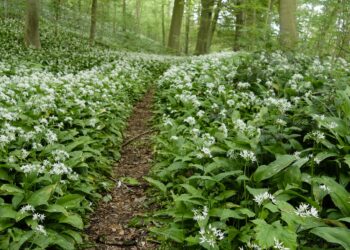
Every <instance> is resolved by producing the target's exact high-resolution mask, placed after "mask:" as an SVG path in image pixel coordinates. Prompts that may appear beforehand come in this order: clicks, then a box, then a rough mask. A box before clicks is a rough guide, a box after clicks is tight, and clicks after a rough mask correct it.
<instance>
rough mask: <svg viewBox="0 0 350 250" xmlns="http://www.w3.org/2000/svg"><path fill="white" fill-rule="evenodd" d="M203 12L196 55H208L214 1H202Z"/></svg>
mask: <svg viewBox="0 0 350 250" xmlns="http://www.w3.org/2000/svg"><path fill="white" fill-rule="evenodd" d="M201 3H202V10H201V17H200V25H199V31H198V36H197V44H196V52H195V53H196V55H202V54H206V53H208V42H209V35H210V22H211V18H212V14H213V7H214V0H201Z"/></svg>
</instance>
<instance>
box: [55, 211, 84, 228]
mask: <svg viewBox="0 0 350 250" xmlns="http://www.w3.org/2000/svg"><path fill="white" fill-rule="evenodd" d="M58 221H59V222H60V223H65V224H69V225H71V226H73V227H76V228H78V229H81V230H82V229H83V228H84V223H83V220H82V219H81V217H80V216H79V215H77V214H72V215H68V216H65V215H62V216H61V217H60V219H59V220H58Z"/></svg>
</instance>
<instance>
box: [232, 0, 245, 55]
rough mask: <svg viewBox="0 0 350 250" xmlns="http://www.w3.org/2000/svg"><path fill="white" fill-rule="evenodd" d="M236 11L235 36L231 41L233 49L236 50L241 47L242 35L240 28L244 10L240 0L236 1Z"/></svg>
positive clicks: (242, 22)
mask: <svg viewBox="0 0 350 250" xmlns="http://www.w3.org/2000/svg"><path fill="white" fill-rule="evenodd" d="M235 9H236V11H235V17H236V22H235V37H234V42H233V50H234V51H238V50H240V48H241V45H240V39H241V36H242V28H243V26H244V12H243V9H242V0H237V1H236V8H235Z"/></svg>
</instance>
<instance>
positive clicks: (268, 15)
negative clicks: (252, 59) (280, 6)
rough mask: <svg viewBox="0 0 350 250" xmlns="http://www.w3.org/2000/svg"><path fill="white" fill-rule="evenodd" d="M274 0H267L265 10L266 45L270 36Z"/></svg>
mask: <svg viewBox="0 0 350 250" xmlns="http://www.w3.org/2000/svg"><path fill="white" fill-rule="evenodd" d="M273 4H274V0H268V3H267V11H266V20H265V42H266V45H267V43H268V42H269V41H270V36H271V15H272V12H273Z"/></svg>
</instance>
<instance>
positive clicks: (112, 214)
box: [87, 90, 156, 250]
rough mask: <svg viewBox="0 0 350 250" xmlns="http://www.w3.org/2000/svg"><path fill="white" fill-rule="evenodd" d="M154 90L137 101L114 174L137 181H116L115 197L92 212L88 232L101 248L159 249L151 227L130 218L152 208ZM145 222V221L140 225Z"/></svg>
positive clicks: (97, 246) (112, 193)
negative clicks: (149, 189) (149, 190)
mask: <svg viewBox="0 0 350 250" xmlns="http://www.w3.org/2000/svg"><path fill="white" fill-rule="evenodd" d="M153 96H154V93H153V91H152V90H151V91H149V92H148V93H147V94H146V95H145V96H144V98H143V99H142V100H141V101H140V102H139V103H137V104H136V106H135V108H134V111H133V114H132V116H131V117H130V118H129V120H128V126H127V129H126V131H125V134H124V138H125V139H124V143H123V146H122V149H121V159H120V160H119V162H118V163H117V164H116V166H115V168H114V173H113V178H114V179H115V180H119V179H120V178H123V177H127V178H132V179H136V180H137V181H138V182H139V183H138V184H136V185H130V184H127V182H126V181H125V182H119V181H116V186H115V187H114V188H113V190H111V192H110V195H111V200H110V201H108V202H104V201H101V202H100V204H99V207H98V208H97V210H96V212H95V213H94V214H93V215H92V217H91V221H90V227H89V228H88V230H87V234H88V235H89V237H90V240H91V241H92V242H94V243H95V247H94V248H90V249H91V250H92V249H96V250H97V249H98V250H117V249H131V250H136V249H156V245H155V244H154V243H153V242H149V241H147V237H148V236H147V228H146V226H145V225H144V223H143V222H142V221H141V223H140V221H139V223H137V224H138V225H137V227H133V226H131V225H130V221H131V220H132V219H133V218H135V217H139V218H142V217H143V216H144V214H146V213H147V212H148V211H151V210H152V208H150V207H148V205H147V204H148V202H147V201H148V199H147V195H146V189H147V187H148V186H147V183H146V182H145V180H143V176H146V175H147V174H148V172H149V169H150V167H151V165H152V141H151V136H152V128H151V123H150V122H151V118H152V111H151V107H152V103H153ZM140 224H141V225H140Z"/></svg>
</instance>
